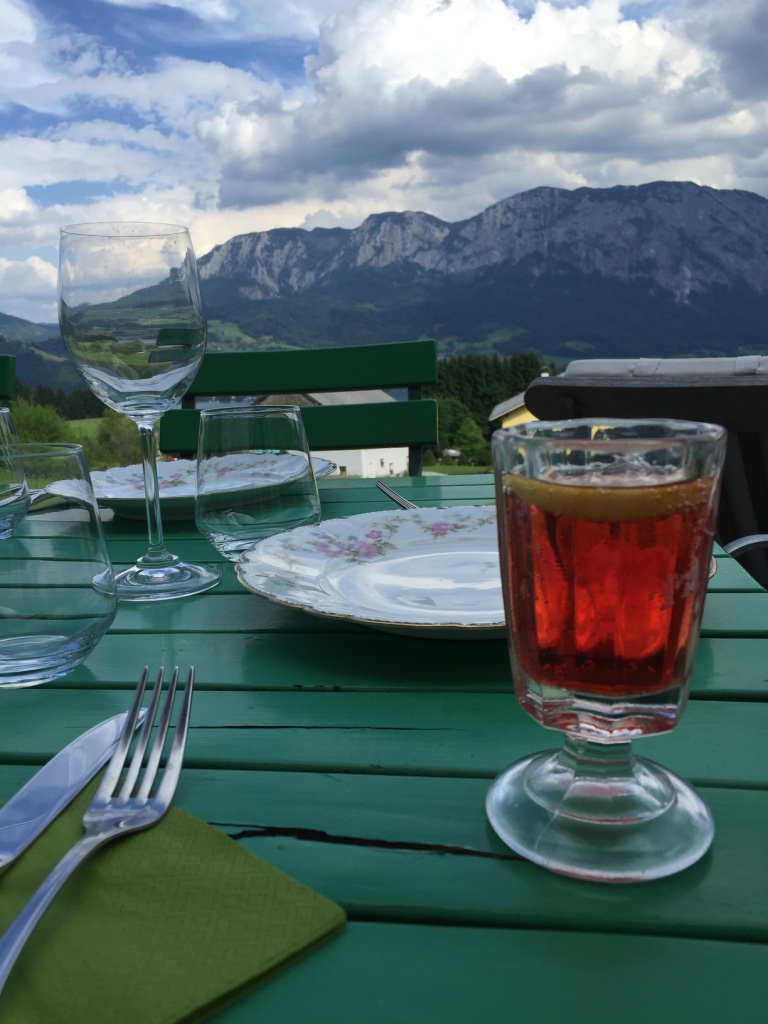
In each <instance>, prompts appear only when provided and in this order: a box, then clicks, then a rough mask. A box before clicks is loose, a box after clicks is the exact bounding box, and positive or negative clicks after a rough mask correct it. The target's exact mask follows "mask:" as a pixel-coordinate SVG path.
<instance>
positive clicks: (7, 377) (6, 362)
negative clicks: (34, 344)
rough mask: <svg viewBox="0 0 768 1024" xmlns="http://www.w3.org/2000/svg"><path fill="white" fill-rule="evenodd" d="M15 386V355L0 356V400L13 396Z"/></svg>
mask: <svg viewBox="0 0 768 1024" xmlns="http://www.w3.org/2000/svg"><path fill="white" fill-rule="evenodd" d="M15 388H16V356H0V401H3V400H8V399H11V398H13V394H14V391H15Z"/></svg>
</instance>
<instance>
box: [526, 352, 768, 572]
mask: <svg viewBox="0 0 768 1024" xmlns="http://www.w3.org/2000/svg"><path fill="white" fill-rule="evenodd" d="M525 404H526V407H527V409H528V411H529V412H531V413H533V415H534V416H536V417H537V418H538V419H540V420H560V419H576V418H579V417H595V416H605V417H613V418H619V419H621V418H626V417H629V418H634V417H657V416H661V417H671V418H674V419H683V420H703V421H704V422H707V423H719V424H721V425H722V426H724V427H725V428H726V429H727V431H728V445H727V449H726V458H725V467H724V470H723V485H722V492H721V497H720V506H719V511H718V517H717V532H716V539H717V540H718V542H719V543H720V544H721V545H722V546H723V547H724V548H725V550H726V551H727V552H728V553H729V554H732V555H733V556H734V557H735V558H738V559H739V560H740V561H741V563H742V565H743V566H744V568H745V569H746V570H747V571H748V572H749V573H750V574H751V575H752V576H754V578H755V579H756V580H757V581H758V582H759V583H761V584H762V585H763V586H764V587H768V412H767V411H766V410H768V358H766V357H765V356H741V357H738V358H724V357H717V358H707V359H604V360H575V361H574V362H572V363H569V365H568V367H567V368H566V370H565V373H563V374H560V375H559V376H556V377H537V378H536V380H534V381H533V382H532V383H531V384H530V385H529V386H528V389H527V391H526V392H525Z"/></svg>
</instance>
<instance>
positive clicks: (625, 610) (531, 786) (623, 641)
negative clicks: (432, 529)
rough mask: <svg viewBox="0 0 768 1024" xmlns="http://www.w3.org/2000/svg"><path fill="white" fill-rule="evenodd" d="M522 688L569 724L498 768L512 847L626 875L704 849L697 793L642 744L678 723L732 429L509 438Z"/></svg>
mask: <svg viewBox="0 0 768 1024" xmlns="http://www.w3.org/2000/svg"><path fill="white" fill-rule="evenodd" d="M492 444H493V458H494V467H495V472H496V493H497V506H498V515H499V546H500V551H501V565H502V585H503V591H504V605H505V612H506V622H507V635H508V640H509V650H510V658H511V663H512V675H513V678H514V684H515V692H516V695H517V699H518V701H519V703H520V704H521V705H522V707H523V708H524V709H525V710H526V711H527V712H528V714H529V715H531V716H532V717H533V718H535V719H536V720H537V721H539V722H540V723H541V724H542V725H544V726H546V727H548V728H550V729H558V730H561V731H562V732H564V733H565V742H564V745H563V748H562V749H561V750H559V751H557V750H555V751H547V752H545V753H543V754H535V755H533V756H531V757H526V758H524V759H522V760H520V761H518V762H516V763H515V764H513V765H511V766H510V767H509V768H508V769H507V770H506V771H504V772H503V773H502V774H501V775H500V776H499V777H498V779H496V781H495V782H494V783H493V785H492V787H491V789H490V791H489V793H488V798H487V801H486V810H487V814H488V818H489V820H490V822H491V824H492V826H493V828H494V829H495V830H496V832H497V833H498V834H499V836H500V837H501V838H502V839H503V840H504V842H505V843H507V845H508V846H510V847H512V849H514V850H516V851H517V852H518V853H521V854H522V855H523V856H525V857H527V858H529V859H530V860H532V861H534V862H536V863H538V864H542V865H544V866H545V867H547V868H549V869H551V870H553V871H557V872H561V873H563V874H567V875H573V876H575V877H578V878H585V879H591V880H596V881H611V882H627V881H642V880H645V879H651V878H661V877H663V876H665V875H669V874H673V873H674V872H676V871H680V870H682V869H683V868H685V867H687V866H688V865H690V864H693V863H694V862H695V861H696V860H698V859H699V858H700V857H701V856H702V855H703V854H704V853H705V852H706V850H707V849H708V848H709V846H710V843H711V842H712V837H713V834H714V825H713V822H712V817H711V814H710V812H709V810H708V808H707V807H706V805H705V804H704V802H703V801H702V800H701V798H700V797H699V796H698V794H697V793H696V792H695V791H694V790H693V789H692V788H691V787H690V786H689V785H688V784H687V783H686V782H684V781H683V780H682V779H680V778H679V777H678V776H676V775H674V774H672V773H671V772H669V771H667V770H666V769H664V768H662V767H661V766H660V765H658V764H655V763H653V762H651V761H648V760H645V759H643V758H637V757H635V755H634V753H633V750H632V746H631V741H632V740H633V739H634V738H636V737H641V736H645V735H652V734H656V733H662V732H665V731H667V730H669V729H672V728H674V727H675V725H676V724H677V722H678V719H679V717H680V715H681V714H682V712H683V709H684V707H685V702H686V699H687V695H688V684H689V677H690V672H691V668H692V665H693V659H694V654H695V648H696V641H697V639H698V631H699V626H700V623H701V615H702V610H703V606H704V598H705V593H706V586H707V578H708V571H709V560H710V556H711V552H712V539H713V535H714V528H715V516H716V511H717V499H718V494H719V483H720V476H721V472H722V466H723V460H724V457H725V431H724V430H723V429H722V428H721V427H717V426H713V425H711V424H705V423H689V422H686V421H681V420H634V421H632V420H603V421H590V420H570V421H562V422H552V423H545V422H533V423H526V424H523V425H520V426H517V427H512V428H508V429H506V430H500V431H497V432H496V434H494V437H493V442H492Z"/></svg>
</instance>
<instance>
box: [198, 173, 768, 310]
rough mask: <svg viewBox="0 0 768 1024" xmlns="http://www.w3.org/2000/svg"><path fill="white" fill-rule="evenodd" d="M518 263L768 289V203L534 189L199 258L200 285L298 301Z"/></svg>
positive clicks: (689, 190)
mask: <svg viewBox="0 0 768 1024" xmlns="http://www.w3.org/2000/svg"><path fill="white" fill-rule="evenodd" d="M502 265H509V266H510V267H524V268H525V269H526V270H528V271H529V272H530V274H531V275H533V276H534V277H535V276H537V275H540V274H542V273H547V272H550V273H552V272H554V273H556V272H558V271H565V270H567V271H569V272H576V273H580V274H599V275H601V276H602V277H605V278H606V279H618V280H620V281H624V282H632V281H637V280H644V281H648V282H652V283H653V284H654V285H655V286H659V287H661V288H663V289H665V290H667V291H668V292H670V293H672V294H673V295H674V296H675V297H676V299H677V300H678V301H686V300H687V299H689V298H690V296H691V295H692V294H694V293H696V292H701V291H707V290H710V289H711V288H713V287H714V286H723V287H733V286H734V285H746V286H747V287H748V288H750V289H752V290H753V291H755V292H758V293H760V294H767V293H768V200H766V199H764V198H763V197H761V196H758V195H755V194H753V193H750V192H744V191H736V190H720V189H713V188H708V187H704V186H699V185H695V184H693V183H692V182H665V181H658V182H651V183H650V184H646V185H634V186H631V185H621V186H615V187H613V188H606V189H594V188H579V189H574V190H568V189H560V188H550V187H541V188H535V189H532V190H530V191H528V192H522V193H520V194H518V195H515V196H511V197H510V198H508V199H503V200H501V201H500V202H498V203H494V204H493V205H492V206H489V207H488V208H487V209H485V210H483V211H482V212H481V213H479V214H477V215H476V216H474V217H471V218H469V219H468V220H465V221H461V222H459V223H455V224H450V223H447V222H445V221H441V220H439V219H438V218H437V217H433V216H431V215H430V214H427V213H421V212H410V211H409V212H404V213H380V214H374V215H372V216H369V217H367V218H366V220H365V221H363V223H362V224H361V225H360V226H359V227H357V228H354V229H342V228H335V229H332V230H330V231H329V230H323V229H314V230H313V231H305V230H303V229H300V228H290V229H277V230H273V231H265V232H257V233H254V234H249V235H240V236H238V237H236V238H233V239H231V240H230V241H229V242H226V243H225V244H224V245H221V246H217V248H216V249H214V250H213V251H212V252H211V253H209V254H208V255H207V256H204V257H202V259H201V260H200V268H201V274H202V276H203V278H204V279H208V280H210V279H214V278H222V279H228V280H229V281H230V282H232V283H233V284H236V285H237V287H238V289H239V293H240V295H241V297H242V298H245V299H265V298H280V297H283V296H288V295H295V294H298V293H301V292H304V291H306V290H308V289H311V288H314V287H317V286H322V285H325V284H328V283H331V282H333V281H334V280H335V279H336V278H337V277H338V275H339V274H343V273H348V272H349V271H351V270H355V269H363V268H372V269H377V270H382V269H386V268H391V267H398V268H403V267H411V268H412V269H413V271H414V273H421V272H426V273H430V274H437V275H443V276H446V277H450V276H451V275H456V274H471V273H475V272H482V271H485V270H488V269H489V268H500V267H501V266H502Z"/></svg>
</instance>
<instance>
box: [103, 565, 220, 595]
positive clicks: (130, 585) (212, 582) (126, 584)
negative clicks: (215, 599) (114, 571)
mask: <svg viewBox="0 0 768 1024" xmlns="http://www.w3.org/2000/svg"><path fill="white" fill-rule="evenodd" d="M220 579H221V570H220V569H218V568H217V567H216V566H214V565H194V564H192V563H189V562H181V561H178V560H175V561H174V562H173V564H171V565H163V566H142V565H134V566H132V567H131V568H130V569H126V570H124V571H123V572H121V573H118V575H117V576H116V577H115V582H116V584H117V596H118V597H119V599H120V600H121V601H168V600H171V599H172V598H174V597H189V596H190V595H191V594H202V593H203V592H204V591H206V590H210V589H211V587H215V586H216V584H217V583H218V582H219V580H220Z"/></svg>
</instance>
